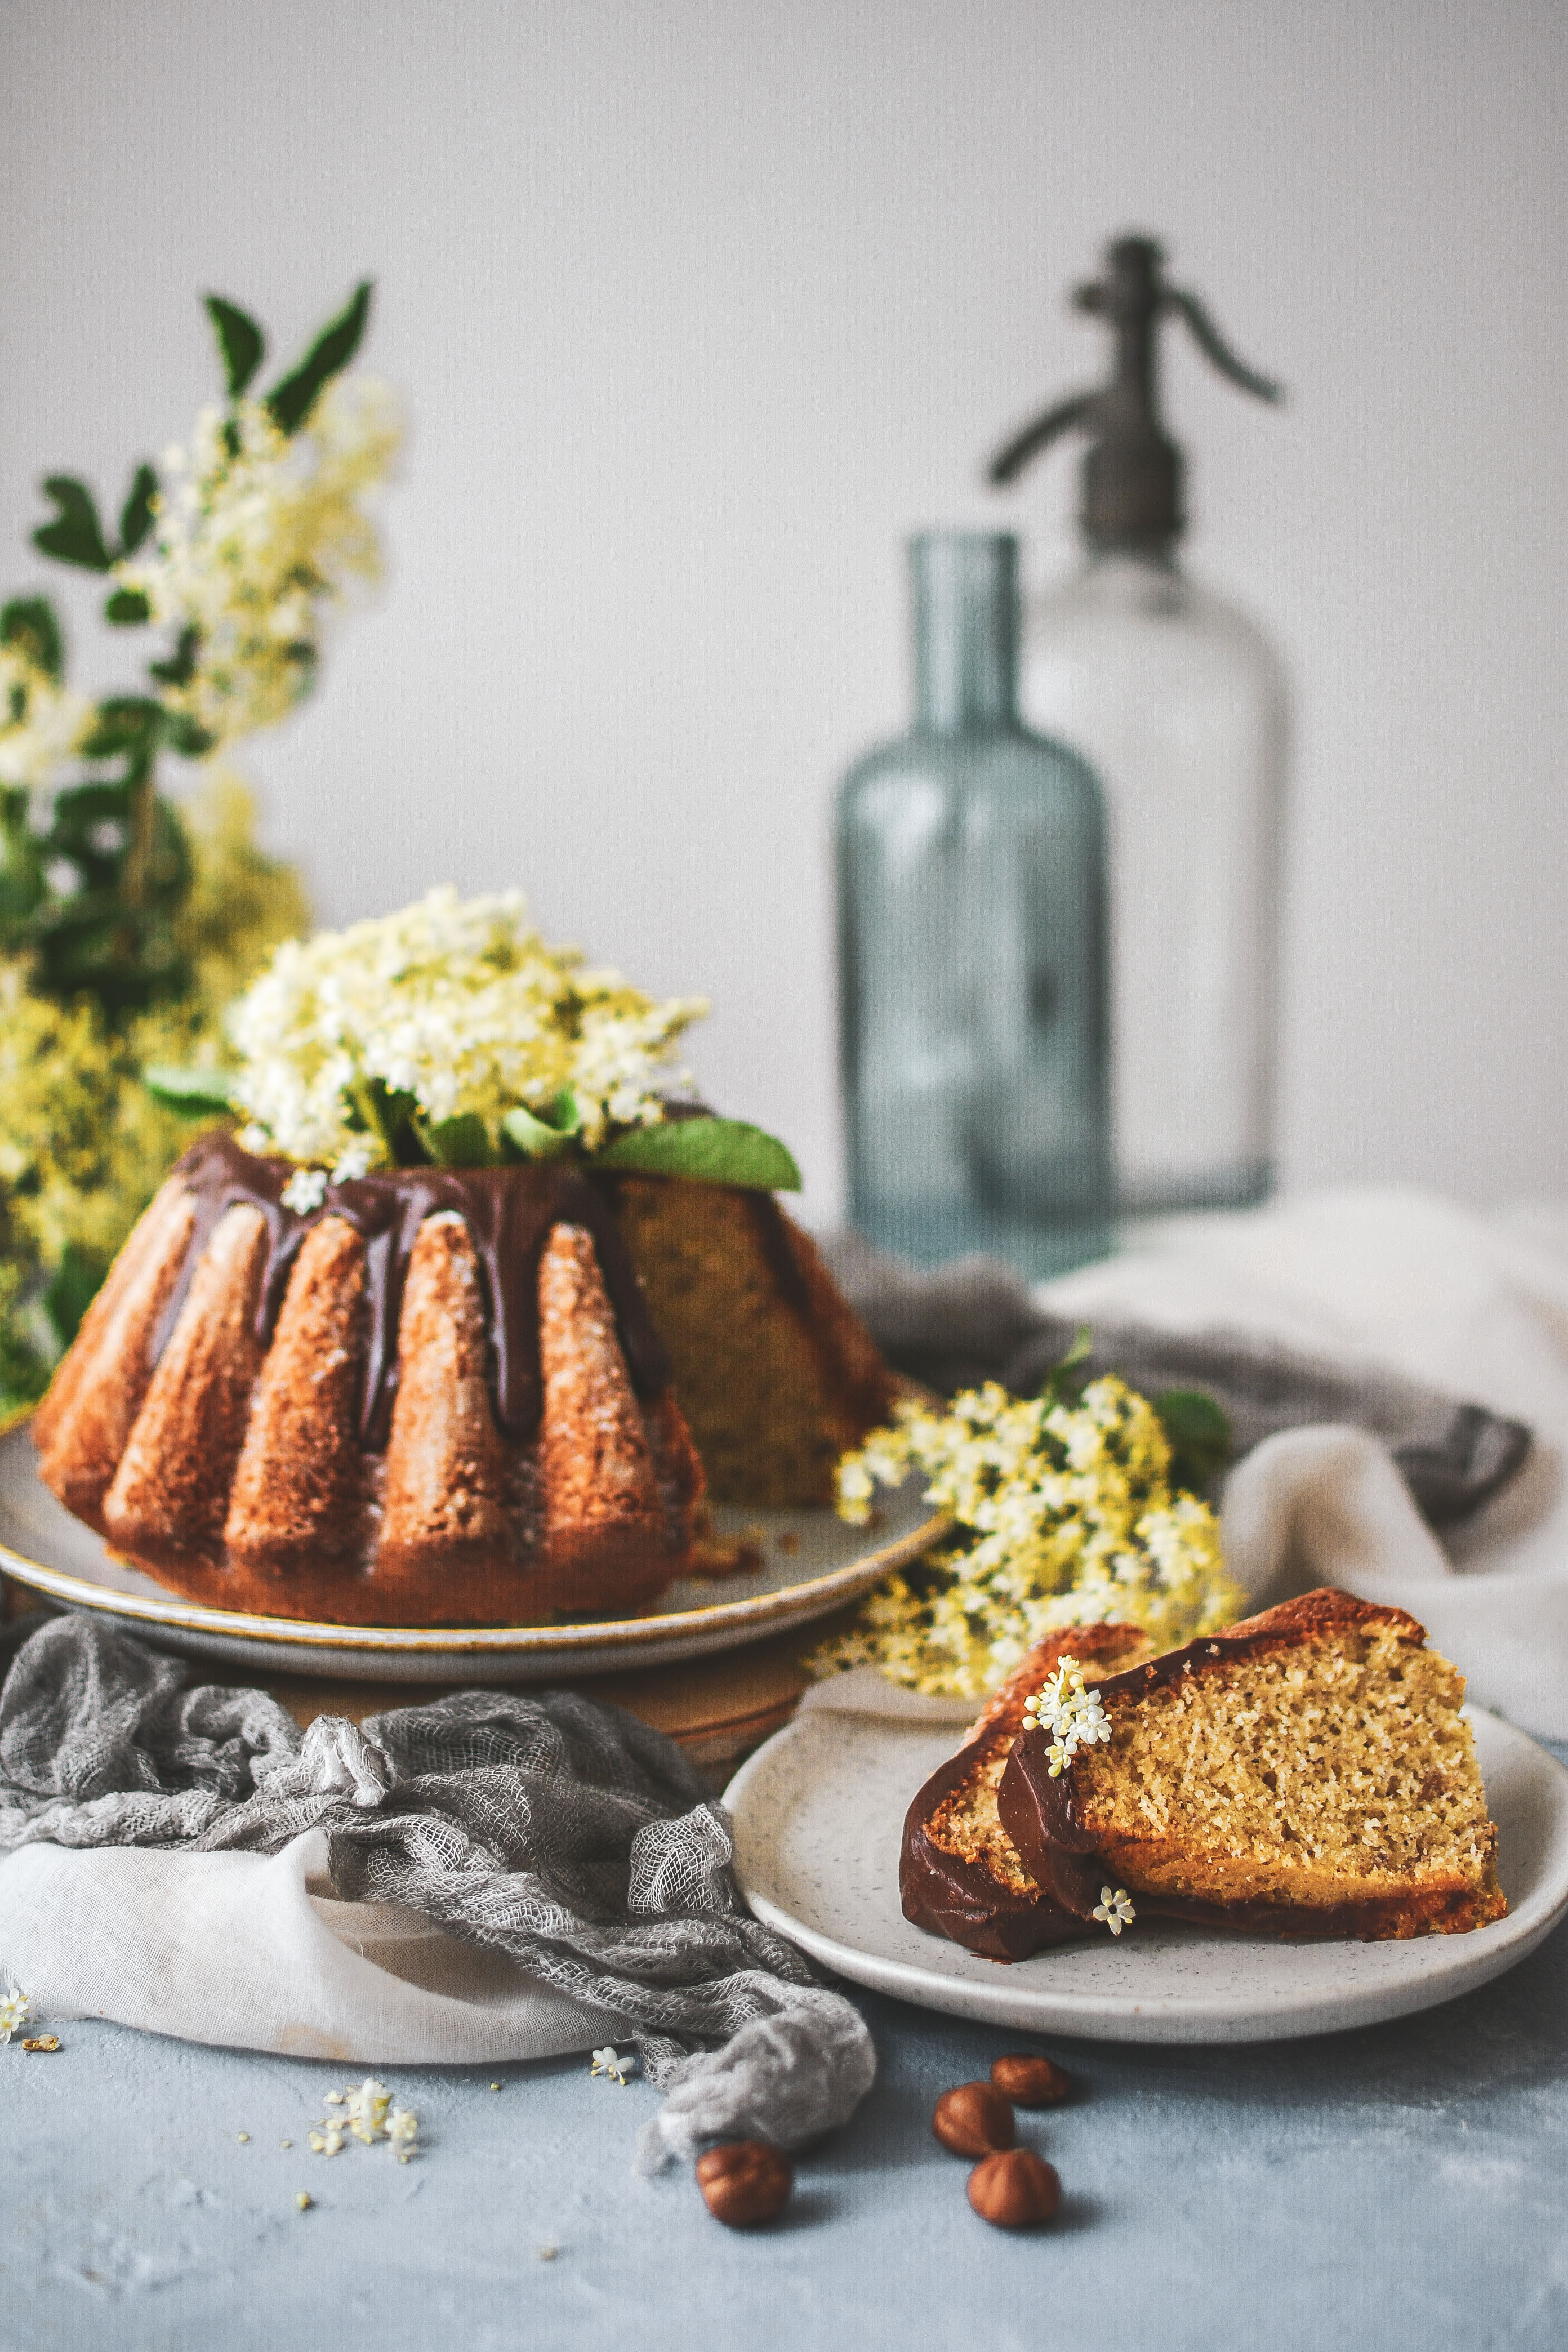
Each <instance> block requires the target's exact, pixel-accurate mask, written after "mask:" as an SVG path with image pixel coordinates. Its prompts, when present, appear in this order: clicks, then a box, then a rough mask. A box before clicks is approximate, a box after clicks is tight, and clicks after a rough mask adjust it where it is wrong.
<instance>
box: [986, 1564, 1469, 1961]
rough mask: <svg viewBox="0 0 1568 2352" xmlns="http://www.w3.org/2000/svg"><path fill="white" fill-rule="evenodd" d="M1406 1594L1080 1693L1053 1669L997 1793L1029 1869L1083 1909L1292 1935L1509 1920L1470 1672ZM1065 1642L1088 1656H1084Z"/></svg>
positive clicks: (1273, 1612)
mask: <svg viewBox="0 0 1568 2352" xmlns="http://www.w3.org/2000/svg"><path fill="white" fill-rule="evenodd" d="M1425 1643H1426V1630H1425V1628H1424V1627H1423V1626H1421V1625H1419V1624H1417V1622H1416V1621H1415V1618H1414V1617H1409V1616H1406V1614H1405V1612H1404V1611H1403V1610H1401V1609H1386V1608H1379V1607H1374V1606H1373V1605H1372V1604H1370V1603H1369V1602H1367V1601H1357V1600H1354V1599H1352V1596H1351V1595H1350V1594H1349V1593H1346V1592H1336V1591H1329V1590H1325V1591H1319V1592H1310V1593H1307V1594H1306V1595H1305V1596H1304V1597H1303V1598H1302V1599H1300V1600H1299V1601H1287V1602H1285V1603H1284V1605H1283V1606H1282V1607H1280V1608H1278V1609H1269V1610H1266V1611H1265V1612H1263V1614H1262V1615H1260V1616H1258V1617H1249V1618H1247V1619H1245V1620H1244V1621H1243V1622H1241V1623H1239V1624H1237V1625H1234V1626H1232V1627H1231V1629H1230V1630H1229V1632H1228V1633H1220V1634H1213V1635H1209V1636H1207V1637H1205V1639H1204V1640H1202V1641H1198V1642H1193V1643H1189V1644H1188V1645H1187V1647H1186V1648H1185V1649H1182V1650H1172V1651H1169V1652H1167V1653H1166V1654H1165V1655H1164V1656H1163V1657H1159V1658H1156V1659H1153V1660H1152V1662H1150V1663H1149V1664H1141V1665H1137V1666H1134V1667H1132V1668H1131V1671H1129V1672H1125V1673H1121V1674H1118V1675H1114V1676H1112V1677H1111V1678H1110V1680H1109V1681H1101V1682H1100V1683H1099V1685H1098V1686H1097V1687H1095V1688H1093V1689H1092V1690H1085V1689H1084V1688H1083V1687H1082V1685H1083V1683H1087V1682H1088V1680H1089V1663H1090V1662H1089V1660H1088V1659H1087V1658H1086V1659H1085V1660H1084V1665H1085V1673H1084V1675H1083V1676H1082V1677H1081V1680H1080V1679H1079V1678H1078V1677H1077V1676H1075V1675H1074V1674H1073V1672H1072V1670H1071V1668H1070V1666H1066V1665H1065V1664H1058V1669H1057V1673H1056V1675H1054V1676H1053V1677H1052V1678H1050V1679H1049V1680H1047V1684H1046V1685H1045V1686H1044V1689H1043V1691H1042V1692H1041V1693H1040V1694H1038V1696H1037V1700H1036V1704H1035V1707H1034V1709H1033V1712H1034V1714H1035V1716H1036V1717H1037V1720H1036V1721H1035V1722H1034V1723H1033V1724H1031V1725H1029V1726H1028V1727H1026V1729H1025V1730H1024V1731H1023V1732H1022V1734H1021V1735H1020V1737H1019V1738H1017V1739H1016V1741H1015V1742H1014V1745H1013V1748H1012V1751H1011V1754H1010V1756H1009V1758H1008V1761H1007V1765H1006V1768H1005V1772H1004V1774H1003V1777H1002V1780H1001V1784H1000V1788H999V1790H998V1812H999V1816H1000V1822H1001V1826H1002V1828H1003V1829H1004V1830H1005V1832H1006V1834H1007V1836H1008V1837H1009V1838H1010V1839H1011V1841H1012V1844H1013V1847H1014V1848H1015V1850H1016V1853H1017V1855H1018V1857H1019V1861H1020V1864H1021V1865H1022V1867H1023V1868H1024V1869H1025V1870H1026V1871H1027V1872H1028V1873H1029V1874H1030V1875H1031V1876H1032V1877H1033V1878H1034V1879H1035V1880H1036V1881H1037V1882H1038V1883H1040V1884H1046V1883H1048V1884H1049V1885H1051V1887H1052V1891H1053V1894H1054V1895H1055V1897H1056V1899H1057V1900H1058V1902H1059V1903H1060V1904H1061V1905H1062V1906H1063V1907H1064V1908H1066V1909H1069V1910H1074V1911H1076V1912H1077V1914H1078V1916H1079V1918H1080V1919H1081V1920H1083V1921H1084V1923H1085V1924H1086V1925H1094V1924H1099V1925H1102V1926H1104V1927H1110V1929H1111V1930H1112V1932H1113V1933H1117V1934H1120V1933H1121V1928H1122V1927H1123V1926H1125V1925H1127V1924H1129V1923H1130V1922H1131V1919H1133V1918H1134V1917H1137V1916H1142V1915H1144V1914H1146V1913H1147V1914H1154V1915H1158V1916H1165V1917H1169V1918H1175V1919H1189V1920H1194V1921H1197V1922H1199V1923H1201V1924H1203V1925H1205V1926H1209V1927H1234V1928H1242V1929H1247V1930H1249V1931H1251V1932H1254V1933H1256V1932H1259V1931H1261V1932H1263V1933H1265V1934H1275V1935H1279V1936H1283V1937H1292V1938H1297V1937H1300V1938H1308V1937H1358V1938H1361V1939H1363V1940H1373V1939H1376V1938H1382V1937H1408V1936H1425V1935H1456V1934H1459V1933H1462V1932H1464V1931H1465V1930H1466V1929H1468V1928H1471V1927H1484V1926H1486V1924H1487V1923H1488V1921H1489V1920H1492V1919H1498V1918H1500V1917H1501V1916H1502V1915H1503V1913H1504V1912H1505V1911H1506V1909H1507V1907H1508V1906H1507V1904H1506V1902H1505V1900H1504V1897H1503V1894H1502V1890H1501V1888H1500V1885H1499V1884H1498V1877H1497V1867H1496V1853H1497V1828H1496V1824H1495V1823H1494V1822H1491V1821H1490V1820H1489V1817H1488V1813H1487V1800H1486V1790H1484V1788H1483V1787H1482V1785H1481V1776H1480V1772H1479V1769H1478V1767H1477V1764H1476V1756H1475V1748H1474V1744H1473V1742H1472V1740H1471V1738H1470V1730H1469V1726H1468V1724H1467V1723H1466V1722H1465V1721H1464V1719H1463V1718H1462V1717H1461V1716H1460V1713H1459V1708H1460V1706H1461V1704H1462V1703H1463V1700H1464V1696H1465V1685H1464V1679H1463V1677H1462V1675H1459V1674H1458V1672H1457V1671H1456V1670H1455V1668H1454V1667H1453V1666H1451V1665H1450V1664H1448V1662H1447V1659H1446V1658H1441V1657H1439V1656H1438V1655H1437V1654H1436V1651H1434V1650H1429V1649H1427V1648H1426V1646H1425ZM1075 1655H1081V1653H1076V1652H1075Z"/></svg>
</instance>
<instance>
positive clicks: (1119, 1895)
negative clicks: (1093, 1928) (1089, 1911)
mask: <svg viewBox="0 0 1568 2352" xmlns="http://www.w3.org/2000/svg"><path fill="white" fill-rule="evenodd" d="M1093 1916H1094V1917H1095V1918H1097V1919H1103V1920H1104V1922H1105V1924H1106V1926H1107V1927H1109V1928H1110V1932H1111V1934H1112V1935H1113V1936H1120V1935H1121V1930H1122V1929H1123V1927H1131V1925H1132V1922H1133V1920H1134V1919H1136V1917H1137V1916H1138V1914H1137V1912H1136V1911H1134V1909H1133V1908H1132V1898H1131V1895H1129V1894H1128V1892H1127V1889H1126V1888H1125V1886H1119V1887H1117V1889H1116V1891H1115V1893H1114V1894H1113V1893H1112V1892H1111V1890H1110V1887H1109V1886H1102V1887H1101V1888H1100V1900H1099V1902H1098V1903H1097V1904H1096V1905H1095V1906H1094V1913H1093Z"/></svg>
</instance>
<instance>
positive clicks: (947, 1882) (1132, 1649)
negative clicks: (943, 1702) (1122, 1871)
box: [899, 1625, 1150, 1960]
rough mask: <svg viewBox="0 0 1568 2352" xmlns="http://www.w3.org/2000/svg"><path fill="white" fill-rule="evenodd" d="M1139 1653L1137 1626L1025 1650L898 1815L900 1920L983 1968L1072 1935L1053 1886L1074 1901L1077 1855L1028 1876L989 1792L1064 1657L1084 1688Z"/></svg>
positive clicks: (1144, 1642)
mask: <svg viewBox="0 0 1568 2352" xmlns="http://www.w3.org/2000/svg"><path fill="white" fill-rule="evenodd" d="M1149 1647H1150V1644H1149V1640H1148V1636H1147V1635H1146V1634H1145V1633H1143V1631H1142V1627H1140V1626H1137V1625H1073V1626H1069V1627H1068V1629H1067V1630H1066V1631H1065V1632H1063V1633H1052V1634H1050V1635H1048V1636H1047V1639H1046V1640H1045V1641H1043V1642H1041V1643H1039V1644H1038V1645H1037V1647H1036V1648H1035V1649H1033V1650H1031V1651H1030V1652H1029V1654H1028V1656H1027V1657H1026V1659H1025V1660H1024V1662H1023V1664H1021V1665H1020V1666H1019V1667H1018V1669H1017V1671H1016V1673H1015V1674H1014V1675H1011V1676H1010V1677H1009V1679H1008V1680H1007V1682H1006V1683H1005V1685H1003V1687H1002V1689H1001V1690H1000V1691H999V1692H998V1693H997V1694H996V1696H995V1697H994V1699H992V1701H991V1702H990V1704H989V1706H987V1707H986V1708H985V1710H984V1713H983V1714H982V1716H981V1717H980V1719H979V1721H978V1722H977V1723H976V1724H974V1725H973V1727H972V1728H971V1730H970V1731H969V1733H968V1735H967V1736H966V1738H965V1739H964V1742H963V1746H962V1747H961V1748H960V1749H959V1750H958V1753H957V1754H956V1755H955V1756H950V1757H949V1759H948V1760H947V1762H946V1763H945V1764H942V1765H941V1766H939V1767H938V1769H937V1770H936V1771H934V1772H933V1773H932V1774H931V1779H930V1780H928V1781H927V1782H926V1784H925V1786H924V1787H923V1788H922V1789H921V1791H920V1794H919V1795H918V1796H917V1797H916V1799H915V1801H914V1802H913V1804H912V1805H911V1806H910V1810H909V1812H908V1813H907V1815H906V1816H905V1819H904V1838H903V1847H902V1851H901V1852H900V1857H899V1888H900V1894H901V1895H902V1897H903V1906H904V1916H905V1918H906V1919H911V1920H912V1921H913V1922H914V1924H915V1926H916V1927H924V1928H927V1929H928V1930H929V1931H930V1932H931V1934H932V1935H938V1936H951V1937H952V1940H953V1942H954V1943H955V1944H964V1945H966V1946H967V1947H968V1948H969V1949H970V1950H971V1951H972V1952H980V1953H983V1954H984V1957H985V1958H987V1959H991V1960H1022V1959H1026V1958H1028V1955H1029V1954H1030V1953H1031V1952H1037V1951H1040V1950H1042V1949H1043V1948H1045V1946H1047V1944H1060V1943H1064V1942H1066V1941H1067V1940H1068V1937H1073V1936H1081V1935H1082V1933H1083V1932H1084V1929H1083V1919H1082V1916H1080V1915H1079V1911H1078V1909H1077V1908H1076V1907H1073V1906H1068V1904H1066V1903H1064V1902H1062V1901H1061V1900H1059V1899H1058V1896H1057V1894H1056V1891H1055V1885H1054V1874H1055V1873H1056V1871H1057V1870H1058V1869H1062V1870H1064V1871H1065V1872H1069V1873H1071V1874H1072V1876H1073V1893H1074V1895H1075V1898H1076V1897H1077V1896H1078V1895H1080V1894H1081V1892H1082V1889H1081V1888H1080V1887H1079V1884H1078V1881H1079V1878H1081V1877H1082V1875H1083V1874H1082V1870H1081V1865H1080V1864H1079V1857H1078V1856H1077V1855H1076V1854H1072V1855H1066V1854H1062V1855H1058V1854H1057V1853H1052V1854H1051V1855H1050V1857H1049V1859H1048V1864H1047V1870H1046V1872H1045V1873H1044V1874H1043V1875H1041V1876H1038V1877H1037V1876H1036V1875H1035V1874H1033V1873H1032V1872H1031V1871H1030V1870H1029V1869H1028V1868H1027V1867H1026V1864H1024V1862H1023V1861H1022V1859H1021V1858H1020V1856H1019V1853H1018V1850H1017V1848H1016V1845H1015V1844H1014V1843H1013V1841H1012V1839H1011V1838H1010V1837H1009V1836H1008V1834H1007V1832H1006V1831H1005V1829H1004V1828H1003V1826H1002V1822H1001V1816H1000V1814H999V1813H998V1811H997V1805H996V1791H997V1789H998V1787H999V1785H1000V1783H1001V1780H1002V1776H1003V1774H1004V1773H1005V1770H1006V1769H1007V1759H1008V1758H1009V1757H1010V1756H1011V1754H1012V1752H1013V1748H1014V1744H1015V1742H1016V1740H1017V1738H1018V1737H1019V1735H1020V1734H1021V1732H1022V1731H1023V1728H1024V1709H1025V1706H1026V1703H1027V1701H1028V1700H1029V1699H1030V1698H1031V1697H1032V1696H1033V1695H1034V1693H1035V1692H1037V1690H1038V1689H1039V1688H1040V1686H1041V1685H1042V1684H1043V1683H1044V1682H1045V1681H1046V1679H1047V1676H1048V1675H1051V1674H1053V1673H1054V1672H1055V1671H1056V1669H1057V1668H1058V1665H1059V1664H1060V1663H1061V1661H1062V1659H1063V1657H1064V1656H1066V1655H1068V1654H1069V1653H1070V1654H1072V1655H1073V1656H1075V1657H1076V1658H1077V1659H1078V1660H1079V1662H1080V1663H1081V1664H1082V1667H1083V1674H1084V1680H1085V1682H1086V1683H1087V1684H1089V1685H1093V1684H1094V1683H1096V1682H1098V1681H1100V1680H1101V1679H1102V1678H1103V1677H1105V1676H1107V1675H1114V1674H1117V1673H1120V1672H1121V1669H1122V1668H1123V1667H1124V1666H1128V1665H1131V1664H1132V1663H1133V1661H1134V1660H1136V1659H1142V1658H1145V1657H1147V1656H1148V1654H1149Z"/></svg>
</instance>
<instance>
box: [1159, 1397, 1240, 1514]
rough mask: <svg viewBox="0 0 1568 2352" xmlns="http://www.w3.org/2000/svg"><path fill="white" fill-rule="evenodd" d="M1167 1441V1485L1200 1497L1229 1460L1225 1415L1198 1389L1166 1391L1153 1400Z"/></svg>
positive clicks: (1228, 1436) (1210, 1398) (1227, 1425)
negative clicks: (1169, 1478)
mask: <svg viewBox="0 0 1568 2352" xmlns="http://www.w3.org/2000/svg"><path fill="white" fill-rule="evenodd" d="M1153 1405H1154V1410H1155V1412H1157V1413H1158V1414H1159V1416H1160V1420H1161V1423H1162V1425H1163V1429H1164V1432H1165V1434H1166V1436H1167V1437H1168V1438H1169V1439H1170V1441H1171V1483H1172V1485H1173V1486H1180V1487H1184V1488H1186V1489H1187V1490H1188V1491H1189V1492H1190V1493H1192V1494H1194V1495H1201V1494H1202V1493H1203V1492H1204V1490H1205V1487H1207V1486H1208V1485H1209V1484H1210V1482H1211V1481H1212V1480H1213V1479H1214V1478H1215V1476H1216V1475H1217V1474H1218V1473H1219V1472H1220V1471H1221V1470H1223V1469H1224V1468H1225V1465H1226V1463H1227V1462H1228V1461H1229V1459H1230V1447H1231V1432H1230V1422H1229V1419H1228V1417H1227V1415H1226V1413H1225V1412H1224V1411H1223V1410H1222V1409H1221V1407H1220V1406H1219V1405H1217V1404H1216V1403H1215V1401H1214V1399H1213V1397H1211V1396H1205V1393H1204V1391H1202V1390H1201V1389H1167V1390H1166V1391H1164V1393H1163V1395H1162V1396H1157V1397H1155V1398H1154V1400H1153Z"/></svg>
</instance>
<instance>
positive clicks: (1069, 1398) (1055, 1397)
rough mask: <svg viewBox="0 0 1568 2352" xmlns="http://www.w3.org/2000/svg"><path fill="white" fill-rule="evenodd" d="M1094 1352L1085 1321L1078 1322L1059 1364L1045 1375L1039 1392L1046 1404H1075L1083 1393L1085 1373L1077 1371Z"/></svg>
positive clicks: (1092, 1341)
mask: <svg viewBox="0 0 1568 2352" xmlns="http://www.w3.org/2000/svg"><path fill="white" fill-rule="evenodd" d="M1093 1353H1094V1339H1093V1336H1092V1334H1091V1333H1090V1331H1089V1325H1088V1324H1087V1323H1083V1324H1080V1325H1079V1329H1078V1332H1077V1334H1076V1336H1075V1338H1074V1339H1073V1343H1072V1346H1071V1347H1070V1348H1069V1349H1068V1351H1067V1354H1066V1355H1065V1356H1064V1357H1063V1358H1062V1360H1061V1362H1060V1363H1059V1364H1057V1365H1054V1366H1053V1367H1052V1369H1051V1370H1050V1371H1049V1372H1047V1375H1046V1382H1045V1386H1044V1387H1043V1388H1042V1389H1041V1391H1040V1394H1041V1396H1042V1397H1043V1398H1044V1400H1045V1402H1047V1404H1069V1405H1072V1404H1077V1402H1078V1401H1079V1397H1080V1396H1081V1395H1082V1394H1083V1387H1084V1378H1085V1375H1084V1374H1083V1373H1082V1372H1080V1371H1079V1366H1080V1365H1081V1364H1087V1363H1088V1361H1089V1358H1090V1356H1091V1355H1092V1354H1093Z"/></svg>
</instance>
